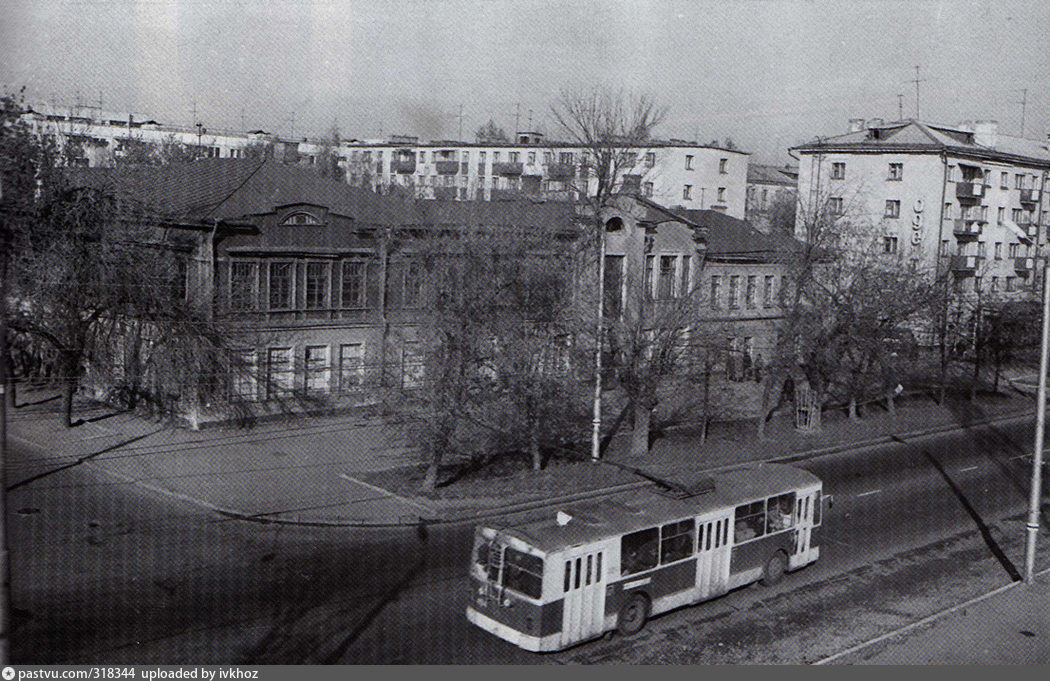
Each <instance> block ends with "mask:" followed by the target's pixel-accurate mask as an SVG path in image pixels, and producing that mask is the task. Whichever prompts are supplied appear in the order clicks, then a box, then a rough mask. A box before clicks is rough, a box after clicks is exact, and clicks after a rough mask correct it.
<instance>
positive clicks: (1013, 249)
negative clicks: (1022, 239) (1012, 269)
mask: <svg viewBox="0 0 1050 681" xmlns="http://www.w3.org/2000/svg"><path fill="white" fill-rule="evenodd" d="M1019 247H1020V244H1010V257H1011V258H1016V257H1017V255H1018V253H1017V250H1018V248H1019Z"/></svg>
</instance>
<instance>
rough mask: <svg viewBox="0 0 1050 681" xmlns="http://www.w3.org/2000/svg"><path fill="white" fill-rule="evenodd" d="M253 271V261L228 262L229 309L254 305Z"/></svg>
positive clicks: (254, 268) (242, 308)
mask: <svg viewBox="0 0 1050 681" xmlns="http://www.w3.org/2000/svg"><path fill="white" fill-rule="evenodd" d="M255 272H256V265H255V263H253V262H245V261H243V260H242V261H236V260H234V261H233V262H231V263H230V309H231V310H250V309H252V308H254V307H255Z"/></svg>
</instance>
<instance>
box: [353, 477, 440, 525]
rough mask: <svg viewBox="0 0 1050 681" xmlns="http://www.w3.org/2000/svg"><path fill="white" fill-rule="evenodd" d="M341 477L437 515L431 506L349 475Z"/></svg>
mask: <svg viewBox="0 0 1050 681" xmlns="http://www.w3.org/2000/svg"><path fill="white" fill-rule="evenodd" d="M339 477H340V478H342V479H343V480H348V481H350V482H352V483H355V484H358V485H362V486H364V487H367V488H368V489H370V490H373V491H375V492H379V493H380V494H384V495H386V496H388V497H393V498H394V499H397V500H398V501H400V502H402V503H406V504H408V505H409V506H415V507H416V508H418V509H422V510H424V511H426V512H427V513H429V514H431V515H437V512H436V511H435V510H434V509H433V508H430V507H429V506H424V505H423V504H420V503H417V502H415V501H412V500H411V499H406V498H405V497H402V496H399V495H397V494H394V493H393V492H391V491H390V490H386V489H383V488H382V487H376V486H375V485H369V484H368V483H367V482H365V481H364V480H358V479H357V478H354V477H351V476H349V475H347V474H346V473H340V474H339Z"/></svg>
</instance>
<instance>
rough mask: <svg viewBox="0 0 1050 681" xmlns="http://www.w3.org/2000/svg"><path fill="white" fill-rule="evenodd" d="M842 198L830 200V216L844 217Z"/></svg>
mask: <svg viewBox="0 0 1050 681" xmlns="http://www.w3.org/2000/svg"><path fill="white" fill-rule="evenodd" d="M842 212H843V209H842V197H839V196H832V197H831V198H830V199H828V213H829V214H830V215H842Z"/></svg>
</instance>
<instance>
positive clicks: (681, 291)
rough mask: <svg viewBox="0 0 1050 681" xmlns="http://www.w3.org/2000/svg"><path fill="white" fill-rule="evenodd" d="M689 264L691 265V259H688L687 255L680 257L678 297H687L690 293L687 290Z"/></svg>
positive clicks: (688, 289)
mask: <svg viewBox="0 0 1050 681" xmlns="http://www.w3.org/2000/svg"><path fill="white" fill-rule="evenodd" d="M691 264H692V258H690V257H689V256H688V255H683V256H682V271H681V279H680V283H679V285H678V295H679V296H683V297H684V296H688V295H689V294H691V293H692V291H691V290H690V288H689V267H690V265H691Z"/></svg>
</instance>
